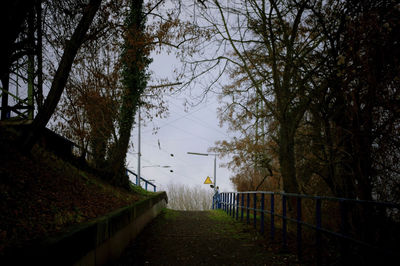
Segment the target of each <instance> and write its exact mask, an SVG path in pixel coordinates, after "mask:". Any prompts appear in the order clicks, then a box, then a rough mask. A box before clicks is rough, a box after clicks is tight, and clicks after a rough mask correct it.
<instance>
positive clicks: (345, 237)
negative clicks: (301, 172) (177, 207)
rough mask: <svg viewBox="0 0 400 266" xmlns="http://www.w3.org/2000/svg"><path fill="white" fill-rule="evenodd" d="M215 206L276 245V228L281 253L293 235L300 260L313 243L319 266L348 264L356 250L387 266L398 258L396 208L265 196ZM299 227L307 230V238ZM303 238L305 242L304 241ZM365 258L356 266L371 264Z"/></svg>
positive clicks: (233, 196) (231, 196)
mask: <svg viewBox="0 0 400 266" xmlns="http://www.w3.org/2000/svg"><path fill="white" fill-rule="evenodd" d="M214 202H215V205H216V208H219V209H223V210H224V211H226V212H227V213H228V214H229V215H231V216H232V217H233V218H236V219H237V220H239V219H240V220H241V221H243V220H244V219H245V221H246V222H247V224H251V223H253V226H254V227H255V228H259V231H260V233H261V234H263V235H264V234H265V231H266V229H267V230H268V231H269V235H270V238H271V240H275V241H276V238H277V229H279V230H280V231H281V236H280V237H279V238H281V241H282V242H281V244H282V248H283V250H288V234H290V235H291V236H292V235H295V239H292V240H293V241H291V243H295V244H294V247H293V248H294V249H296V251H297V256H298V258H299V260H302V257H303V248H304V246H305V243H307V246H308V248H309V246H310V243H309V242H310V241H311V242H314V244H313V245H312V249H314V250H313V251H312V253H313V260H315V263H316V264H318V265H321V264H330V263H329V260H330V261H331V263H332V261H334V260H336V263H338V262H337V260H339V263H341V264H343V263H344V264H347V263H349V258H350V257H352V256H353V255H352V254H349V253H351V252H352V253H353V254H354V251H355V253H357V254H365V250H368V251H371V250H372V251H373V252H374V253H372V254H381V256H379V258H380V260H379V261H380V262H381V263H383V261H382V259H383V260H385V259H386V260H387V261H389V262H390V259H393V257H395V256H399V246H400V245H399V244H398V237H399V236H400V235H399V233H400V226H399V215H400V214H399V211H400V205H399V204H392V203H387V202H377V201H364V200H354V199H346V198H334V197H319V196H310V195H300V194H291V193H282V192H269V191H251V192H223V193H220V194H218V195H215V196H214ZM357 217H358V218H357ZM360 217H361V218H360ZM362 217H365V218H367V219H368V220H363V219H362ZM266 218H269V221H266ZM288 222H290V223H291V224H289V223H288ZM289 225H290V226H289ZM303 228H308V229H310V230H309V231H308V232H307V234H305V232H304V231H303ZM371 229H372V230H371ZM363 232H367V233H368V235H366V236H364V237H362V239H361V238H359V237H358V236H359V235H360V233H361V234H362V233H363ZM305 236H307V241H305V240H304V239H303V237H305ZM368 240H370V241H368ZM333 242H334V243H333ZM350 244H352V245H350ZM332 246H334V252H336V253H334V254H330V255H329V254H328V253H329V252H328V251H326V250H327V249H329V248H332ZM360 247H361V248H360ZM323 248H325V252H323ZM360 250H362V251H361V252H360ZM368 251H367V252H368ZM331 253H332V252H331ZM309 254H310V253H308V255H309ZM327 254H328V255H327ZM370 255H371V254H370ZM329 256H331V257H330V258H328V257H329ZM374 256H375V255H374ZM333 257H335V258H333ZM353 259H354V258H353ZM368 259H369V258H367V257H364V258H357V265H363V264H366V265H370V264H371V265H372V262H371V261H368ZM397 259H398V258H397ZM363 260H364V261H365V263H362V261H363ZM398 261H399V260H397V262H398ZM386 265H387V264H386Z"/></svg>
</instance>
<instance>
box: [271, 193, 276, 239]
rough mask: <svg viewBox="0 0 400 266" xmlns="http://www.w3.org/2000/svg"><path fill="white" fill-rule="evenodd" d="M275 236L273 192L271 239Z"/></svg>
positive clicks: (273, 198) (272, 198)
mask: <svg viewBox="0 0 400 266" xmlns="http://www.w3.org/2000/svg"><path fill="white" fill-rule="evenodd" d="M274 238H275V195H274V194H273V193H272V194H271V239H272V240H274Z"/></svg>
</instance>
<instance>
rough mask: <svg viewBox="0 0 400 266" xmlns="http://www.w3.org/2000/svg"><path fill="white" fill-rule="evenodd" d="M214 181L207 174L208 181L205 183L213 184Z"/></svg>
mask: <svg viewBox="0 0 400 266" xmlns="http://www.w3.org/2000/svg"><path fill="white" fill-rule="evenodd" d="M212 183H213V182H212V181H211V178H210V177H209V176H207V178H206V181H204V184H212Z"/></svg>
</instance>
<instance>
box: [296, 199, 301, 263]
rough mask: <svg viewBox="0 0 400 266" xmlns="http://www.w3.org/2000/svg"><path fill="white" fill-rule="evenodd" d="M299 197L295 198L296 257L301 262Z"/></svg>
mask: <svg viewBox="0 0 400 266" xmlns="http://www.w3.org/2000/svg"><path fill="white" fill-rule="evenodd" d="M301 240H302V239H301V197H297V257H298V258H299V260H301V255H302V247H301Z"/></svg>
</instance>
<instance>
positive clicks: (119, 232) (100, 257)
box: [0, 192, 167, 266]
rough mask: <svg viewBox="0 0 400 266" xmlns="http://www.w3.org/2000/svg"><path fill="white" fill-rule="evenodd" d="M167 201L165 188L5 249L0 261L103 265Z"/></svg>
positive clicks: (33, 263) (17, 263)
mask: <svg viewBox="0 0 400 266" xmlns="http://www.w3.org/2000/svg"><path fill="white" fill-rule="evenodd" d="M166 204H167V194H166V193H165V192H159V193H156V194H155V195H154V196H152V197H151V198H149V199H146V200H142V201H139V202H136V203H135V204H133V205H131V206H128V207H125V208H122V209H119V210H117V211H115V212H113V213H110V214H108V215H106V216H104V217H101V218H99V219H97V220H95V221H93V222H90V223H86V224H82V225H78V226H75V227H72V228H71V229H70V230H68V232H65V233H62V234H60V235H58V236H56V237H52V238H49V239H46V240H45V241H41V242H40V243H32V244H31V245H29V247H24V248H19V249H14V250H9V252H7V255H6V257H4V258H3V259H4V260H3V262H5V264H3V263H2V262H1V261H2V258H0V264H1V265H85V266H89V265H104V264H105V263H108V262H110V261H113V260H114V259H116V258H118V257H119V256H120V255H121V253H122V252H123V250H124V249H125V247H126V246H127V245H128V244H129V242H131V241H132V240H133V239H134V238H135V237H136V235H137V234H138V233H139V232H140V231H141V230H142V229H143V227H144V226H145V225H146V224H147V223H148V222H150V221H151V220H152V219H153V218H155V217H156V216H157V215H158V214H159V213H160V211H161V210H162V208H164V207H165V206H166Z"/></svg>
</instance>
